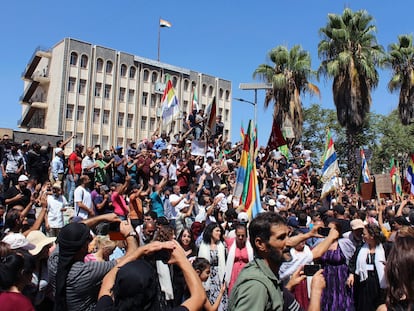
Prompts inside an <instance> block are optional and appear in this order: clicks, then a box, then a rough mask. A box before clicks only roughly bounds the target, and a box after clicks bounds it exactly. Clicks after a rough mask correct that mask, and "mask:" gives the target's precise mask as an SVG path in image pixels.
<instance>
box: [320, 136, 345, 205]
mask: <svg viewBox="0 0 414 311" xmlns="http://www.w3.org/2000/svg"><path fill="white" fill-rule="evenodd" d="M322 163H323V168H322V181H323V187H322V194H321V197H322V198H324V197H326V196H327V195H328V194H329V193H330V192H331V191H333V190H336V189H337V188H338V177H337V176H338V175H339V173H340V171H339V166H338V159H337V157H336V151H335V147H334V141H333V139H332V135H331V131H330V130H329V129H327V130H326V144H325V152H324V154H323V157H322Z"/></svg>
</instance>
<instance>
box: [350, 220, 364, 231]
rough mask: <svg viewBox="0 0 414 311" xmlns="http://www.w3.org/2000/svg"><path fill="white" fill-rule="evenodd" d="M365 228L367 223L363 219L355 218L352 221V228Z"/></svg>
mask: <svg viewBox="0 0 414 311" xmlns="http://www.w3.org/2000/svg"><path fill="white" fill-rule="evenodd" d="M364 228H365V225H364V222H363V221H362V220H361V219H354V220H352V221H351V229H352V230H358V229H364Z"/></svg>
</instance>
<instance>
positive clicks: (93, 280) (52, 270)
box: [48, 247, 116, 311]
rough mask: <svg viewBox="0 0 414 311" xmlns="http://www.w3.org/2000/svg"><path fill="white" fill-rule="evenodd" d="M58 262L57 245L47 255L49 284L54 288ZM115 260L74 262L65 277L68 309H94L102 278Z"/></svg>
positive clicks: (78, 310)
mask: <svg viewBox="0 0 414 311" xmlns="http://www.w3.org/2000/svg"><path fill="white" fill-rule="evenodd" d="M58 262H59V247H56V249H55V251H54V252H53V253H52V255H51V256H50V257H49V261H48V269H49V278H50V284H51V285H52V288H53V291H55V290H56V272H57V266H58ZM115 264H116V261H115V260H113V261H105V262H97V261H90V262H86V263H85V262H82V261H77V262H75V263H74V264H73V265H72V267H71V269H70V271H69V274H68V277H67V279H66V302H67V306H68V311H71V310H73V311H80V310H94V309H95V305H96V301H97V298H98V293H99V289H100V287H101V283H102V279H103V277H104V276H105V274H106V273H108V272H109V270H111V269H112V268H113V267H114V266H115Z"/></svg>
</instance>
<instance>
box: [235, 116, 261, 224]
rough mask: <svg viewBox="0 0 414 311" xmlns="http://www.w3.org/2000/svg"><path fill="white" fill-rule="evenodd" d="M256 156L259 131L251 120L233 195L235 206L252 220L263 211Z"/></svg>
mask: <svg viewBox="0 0 414 311" xmlns="http://www.w3.org/2000/svg"><path fill="white" fill-rule="evenodd" d="M256 156H257V129H256V128H254V129H253V122H252V121H251V120H250V122H249V126H248V128H247V132H246V133H245V134H244V137H243V150H242V154H241V157H240V165H239V169H238V171H237V177H236V186H235V188H234V193H233V204H234V206H235V207H236V208H238V209H240V210H241V211H244V212H246V213H247V214H248V215H249V217H250V218H254V217H256V215H257V214H259V213H260V211H261V202H260V192H259V184H258V182H257V171H256Z"/></svg>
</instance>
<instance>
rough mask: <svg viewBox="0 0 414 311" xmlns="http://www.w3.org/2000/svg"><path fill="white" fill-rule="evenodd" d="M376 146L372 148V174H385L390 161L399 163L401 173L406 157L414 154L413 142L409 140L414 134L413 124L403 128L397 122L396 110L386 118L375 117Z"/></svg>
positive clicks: (405, 163)
mask: <svg viewBox="0 0 414 311" xmlns="http://www.w3.org/2000/svg"><path fill="white" fill-rule="evenodd" d="M377 127H378V133H379V134H378V136H377V137H378V139H377V140H378V144H376V146H375V148H374V153H373V154H374V156H373V158H372V161H371V167H372V170H373V171H374V172H377V173H381V172H386V171H388V169H389V163H390V159H391V158H394V159H395V160H398V161H399V162H400V165H401V168H402V171H403V168H404V167H405V166H406V165H407V164H408V163H407V160H408V159H407V156H408V155H409V154H410V153H412V152H414V140H412V139H409V138H410V137H412V136H413V134H414V124H411V125H408V126H404V125H402V124H401V122H400V120H399V113H398V111H397V110H394V111H392V112H391V113H390V114H389V115H387V116H377Z"/></svg>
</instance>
